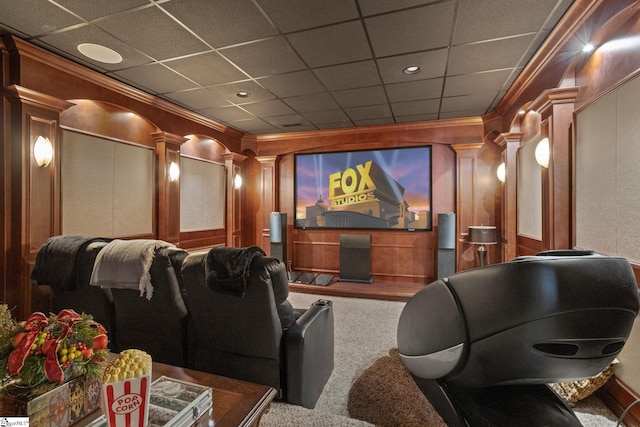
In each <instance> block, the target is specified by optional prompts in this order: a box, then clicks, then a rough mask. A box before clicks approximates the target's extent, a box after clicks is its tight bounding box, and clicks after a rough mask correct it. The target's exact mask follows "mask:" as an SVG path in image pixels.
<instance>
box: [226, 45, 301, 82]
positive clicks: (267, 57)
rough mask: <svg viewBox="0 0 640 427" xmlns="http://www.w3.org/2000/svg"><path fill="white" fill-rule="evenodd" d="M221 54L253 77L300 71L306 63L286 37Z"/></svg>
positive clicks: (231, 49) (238, 47)
mask: <svg viewBox="0 0 640 427" xmlns="http://www.w3.org/2000/svg"><path fill="white" fill-rule="evenodd" d="M220 53H221V54H222V55H224V56H225V57H227V58H228V59H229V60H230V61H232V62H233V63H234V64H236V65H237V66H238V67H239V68H240V69H242V70H243V71H244V72H245V73H247V74H248V75H250V76H251V77H254V78H256V77H262V76H271V75H273V74H282V73H288V72H290V71H299V70H303V69H304V68H305V65H304V63H303V62H302V60H301V59H300V57H299V56H298V54H297V53H296V52H295V50H293V48H292V47H291V45H290V44H289V42H287V40H286V39H285V38H284V37H272V38H269V39H264V40H259V41H257V42H255V43H248V44H243V45H239V46H235V47H232V48H228V49H224V50H220Z"/></svg>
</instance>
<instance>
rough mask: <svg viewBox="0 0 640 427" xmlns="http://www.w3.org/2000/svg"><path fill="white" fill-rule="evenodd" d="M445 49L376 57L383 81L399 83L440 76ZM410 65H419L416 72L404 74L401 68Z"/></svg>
mask: <svg viewBox="0 0 640 427" xmlns="http://www.w3.org/2000/svg"><path fill="white" fill-rule="evenodd" d="M447 55H448V53H447V49H436V50H430V51H427V52H419V53H410V54H406V55H398V56H391V57H388V58H381V59H378V66H379V67H380V75H381V76H382V80H383V81H384V82H385V83H399V82H406V81H409V80H424V79H430V78H433V77H441V76H443V75H444V72H445V70H446V67H447ZM410 65H417V66H418V67H420V72H419V73H417V74H404V73H403V72H402V70H404V69H405V68H406V67H408V66H410Z"/></svg>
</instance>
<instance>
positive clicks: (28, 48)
mask: <svg viewBox="0 0 640 427" xmlns="http://www.w3.org/2000/svg"><path fill="white" fill-rule="evenodd" d="M3 42H4V44H5V45H6V46H7V48H8V49H9V50H10V51H11V52H12V53H15V54H16V57H17V58H18V60H19V62H20V68H19V69H20V71H19V78H20V80H21V82H20V83H19V84H21V85H23V86H25V87H29V88H31V89H33V90H36V91H40V92H42V93H47V94H50V95H51V96H54V97H57V98H60V99H67V100H76V99H88V100H98V99H99V100H102V101H104V102H106V103H110V104H112V105H116V106H117V105H121V106H126V107H127V108H129V109H130V111H133V112H135V113H137V114H139V115H140V116H142V117H145V118H146V119H147V120H149V121H150V122H153V123H157V124H161V125H162V130H164V131H166V132H170V133H173V134H175V135H191V134H201V135H212V136H213V137H214V138H215V139H216V140H218V141H220V142H221V143H222V144H224V145H225V147H227V148H228V149H229V150H230V151H235V152H238V151H239V150H240V145H241V144H240V141H241V138H242V136H243V134H242V132H240V131H238V130H236V129H234V128H232V127H229V126H226V125H223V124H221V123H219V122H216V121H214V120H211V119H208V118H206V117H204V116H202V115H200V114H197V113H195V112H192V111H189V110H186V109H184V108H182V107H179V106H177V105H175V104H172V103H170V102H168V101H166V100H164V99H160V98H158V97H156V96H153V95H151V94H148V93H145V92H143V91H141V90H138V89H135V88H133V87H131V86H128V85H126V84H125V83H122V82H119V81H118V80H115V79H113V78H111V77H108V76H105V75H102V74H100V73H98V72H96V71H93V70H91V69H89V68H87V67H85V66H82V65H79V64H75V63H73V62H71V61H70V60H67V59H66V58H63V57H61V56H58V55H55V54H53V53H50V52H47V51H45V50H44V49H42V48H39V47H37V46H34V45H32V44H30V43H28V42H26V41H23V40H20V39H18V38H16V37H13V36H7V37H5V38H3ZM16 69H17V68H16ZM16 75H18V73H16ZM43 76H46V78H43Z"/></svg>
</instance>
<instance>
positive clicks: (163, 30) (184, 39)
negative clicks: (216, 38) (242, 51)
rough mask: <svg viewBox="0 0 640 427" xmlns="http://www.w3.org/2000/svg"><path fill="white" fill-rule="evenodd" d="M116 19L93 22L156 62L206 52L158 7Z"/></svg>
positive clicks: (124, 14) (203, 46)
mask: <svg viewBox="0 0 640 427" xmlns="http://www.w3.org/2000/svg"><path fill="white" fill-rule="evenodd" d="M116 16H117V18H116V17H109V18H106V19H104V20H100V21H97V22H96V25H97V26H98V27H100V28H102V29H103V30H105V31H107V32H109V33H110V34H111V35H113V36H114V37H117V38H119V39H121V40H123V41H125V42H126V43H128V44H130V45H131V46H133V47H135V48H136V49H139V50H140V51H142V52H144V53H145V54H147V55H149V56H151V57H152V58H154V59H156V60H158V61H160V60H163V59H169V58H175V57H179V56H185V55H190V54H193V53H197V52H203V51H206V50H210V49H209V47H208V46H207V45H206V44H204V43H203V42H201V41H200V40H198V39H197V38H196V37H195V36H194V35H193V34H191V33H190V32H189V31H187V30H186V29H185V28H184V27H182V26H181V25H179V24H178V23H177V22H176V21H174V20H173V19H171V18H170V17H169V16H167V15H166V14H165V13H163V12H162V11H161V10H159V9H158V8H155V7H152V8H146V9H142V10H138V11H135V12H131V13H123V14H119V15H116ZM141 23H144V25H141Z"/></svg>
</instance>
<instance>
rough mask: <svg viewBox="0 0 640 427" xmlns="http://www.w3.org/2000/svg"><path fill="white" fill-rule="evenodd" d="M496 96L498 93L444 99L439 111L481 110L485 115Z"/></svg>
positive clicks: (479, 93) (477, 93)
mask: <svg viewBox="0 0 640 427" xmlns="http://www.w3.org/2000/svg"><path fill="white" fill-rule="evenodd" d="M497 95H498V91H495V92H475V93H474V94H472V95H462V96H451V97H446V98H443V99H442V110H441V111H442V112H450V111H462V110H483V111H484V112H485V113H486V112H487V110H488V109H489V107H490V106H491V104H492V102H493V100H494V99H495V98H496V96H497ZM483 114H484V113H483Z"/></svg>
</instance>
